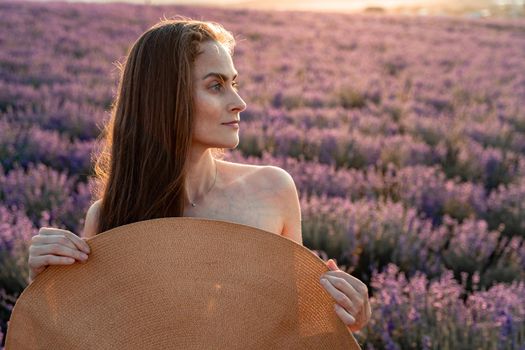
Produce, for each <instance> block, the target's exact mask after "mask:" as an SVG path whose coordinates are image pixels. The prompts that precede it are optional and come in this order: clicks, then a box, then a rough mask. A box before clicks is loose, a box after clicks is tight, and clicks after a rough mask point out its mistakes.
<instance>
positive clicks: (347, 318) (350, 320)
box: [334, 304, 355, 326]
mask: <svg viewBox="0 0 525 350" xmlns="http://www.w3.org/2000/svg"><path fill="white" fill-rule="evenodd" d="M334 309H335V312H336V313H337V316H339V318H340V319H341V321H343V322H344V324H345V325H347V326H350V325H354V324H355V317H353V316H352V315H351V314H350V313H349V312H348V311H347V310H345V309H344V308H342V307H341V306H340V305H337V304H335V305H334Z"/></svg>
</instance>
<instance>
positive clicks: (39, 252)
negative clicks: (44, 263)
mask: <svg viewBox="0 0 525 350" xmlns="http://www.w3.org/2000/svg"><path fill="white" fill-rule="evenodd" d="M57 240H58V241H60V242H63V240H67V238H65V237H60V238H58V239H57ZM29 249H30V254H31V255H33V256H35V257H37V256H45V255H58V256H65V257H71V258H73V259H77V260H79V261H85V260H87V258H88V256H87V254H85V253H83V252H81V251H79V250H78V249H76V247H73V248H70V247H68V246H66V245H63V244H62V243H49V244H42V245H34V246H32V247H30V248H29Z"/></svg>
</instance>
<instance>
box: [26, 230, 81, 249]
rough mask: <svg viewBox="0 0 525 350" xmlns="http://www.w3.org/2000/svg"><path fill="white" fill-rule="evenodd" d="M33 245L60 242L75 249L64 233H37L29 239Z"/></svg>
mask: <svg viewBox="0 0 525 350" xmlns="http://www.w3.org/2000/svg"><path fill="white" fill-rule="evenodd" d="M31 241H32V245H33V246H42V245H46V244H62V245H64V246H66V247H69V248H71V249H77V246H76V245H75V244H74V243H73V242H72V241H71V240H70V239H69V238H67V237H66V236H64V235H58V234H57V235H43V236H41V235H37V236H33V238H32V239H31Z"/></svg>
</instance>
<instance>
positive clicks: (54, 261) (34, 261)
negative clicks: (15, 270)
mask: <svg viewBox="0 0 525 350" xmlns="http://www.w3.org/2000/svg"><path fill="white" fill-rule="evenodd" d="M74 262H75V259H73V258H70V257H65V256H55V255H40V256H34V257H30V258H29V267H30V268H33V269H37V268H39V267H42V266H46V265H71V264H73V263H74Z"/></svg>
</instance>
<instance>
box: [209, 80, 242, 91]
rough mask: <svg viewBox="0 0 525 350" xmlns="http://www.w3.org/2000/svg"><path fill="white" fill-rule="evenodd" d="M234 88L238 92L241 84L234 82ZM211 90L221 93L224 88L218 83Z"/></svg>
mask: <svg viewBox="0 0 525 350" xmlns="http://www.w3.org/2000/svg"><path fill="white" fill-rule="evenodd" d="M232 86H233V88H234V89H235V90H238V89H239V83H237V82H236V81H234V82H233V83H232ZM211 88H212V89H214V90H217V91H220V89H221V88H222V84H220V83H217V84H215V85H213V86H212V87H211Z"/></svg>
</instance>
